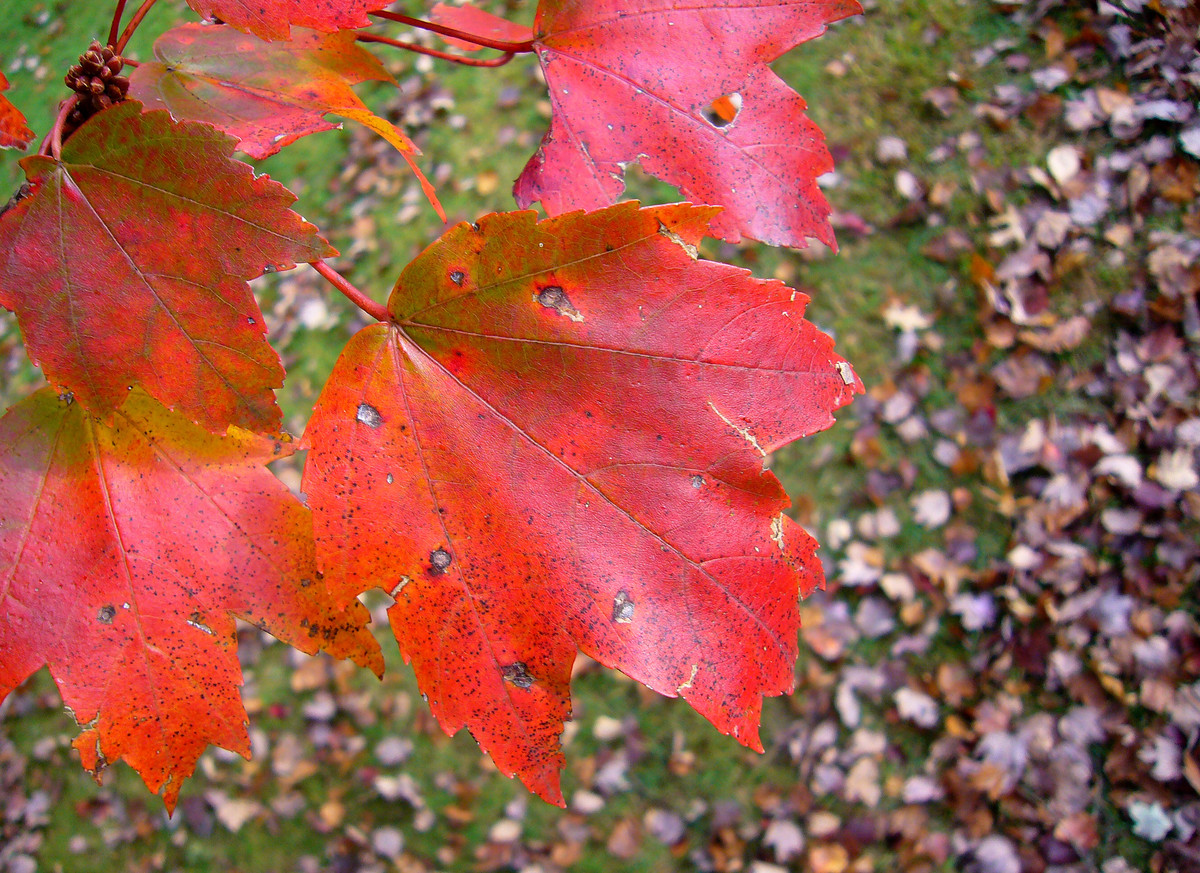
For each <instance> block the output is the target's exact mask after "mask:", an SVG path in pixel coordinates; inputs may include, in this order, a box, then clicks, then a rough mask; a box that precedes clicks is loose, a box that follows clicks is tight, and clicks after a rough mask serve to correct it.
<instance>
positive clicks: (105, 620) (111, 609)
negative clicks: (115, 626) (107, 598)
mask: <svg viewBox="0 0 1200 873" xmlns="http://www.w3.org/2000/svg"><path fill="white" fill-rule="evenodd" d="M116 616H117V608H116V607H115V606H113V605H112V604H111V603H110V604H109V605H108V606H102V607H100V611H99V612H98V613H96V621H98V622H100V624H112V623H113V619H114V618H116Z"/></svg>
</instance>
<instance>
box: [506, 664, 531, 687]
mask: <svg viewBox="0 0 1200 873" xmlns="http://www.w3.org/2000/svg"><path fill="white" fill-rule="evenodd" d="M501 675H502V676H503V677H504V681H505V682H511V683H512V684H513V685H516V686H517V687H518V688H528V687H530V686H531V685H533V676H531V675H530V674H529V668H528V667H526V666H525V662H524V661H517V662H516V663H515V664H509V665H508V666H507V667H504V668H503V669H502V670H501Z"/></svg>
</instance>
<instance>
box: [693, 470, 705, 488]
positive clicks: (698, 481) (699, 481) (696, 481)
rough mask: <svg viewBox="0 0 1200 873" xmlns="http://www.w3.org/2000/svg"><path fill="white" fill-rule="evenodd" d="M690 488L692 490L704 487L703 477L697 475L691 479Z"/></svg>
mask: <svg viewBox="0 0 1200 873" xmlns="http://www.w3.org/2000/svg"><path fill="white" fill-rule="evenodd" d="M692 487H693V488H703V487H704V477H703V476H701V475H700V474H699V473H697V474H696V475H695V476H693V477H692Z"/></svg>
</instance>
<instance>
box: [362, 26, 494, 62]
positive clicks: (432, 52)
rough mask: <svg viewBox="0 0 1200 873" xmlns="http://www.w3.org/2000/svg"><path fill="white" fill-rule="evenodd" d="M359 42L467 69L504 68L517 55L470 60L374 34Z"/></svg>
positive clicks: (365, 36) (363, 37)
mask: <svg viewBox="0 0 1200 873" xmlns="http://www.w3.org/2000/svg"><path fill="white" fill-rule="evenodd" d="M355 38H356V39H357V40H358V41H359V42H381V43H383V44H384V45H390V46H393V47H395V48H398V49H404V50H405V51H410V52H416V53H417V54H419V55H429V56H430V57H431V58H441V59H442V60H443V61H453V62H454V63H456V64H462V65H463V66H465V67H503V66H504V65H505V64H507V63H508V62H509V61H511V60H512V59H513V58H514V57H515V54H514V53H513V52H505V53H504V54H502V55H500V57H498V58H468V57H464V56H462V55H452V54H450V53H448V52H440V51H438V50H437V49H432V48H427V47H425V46H423V45H417V44H416V43H411V42H404V41H403V40H399V39H392V38H391V37H390V36H378V35H376V34H374V33H360V34H358V36H357V37H355Z"/></svg>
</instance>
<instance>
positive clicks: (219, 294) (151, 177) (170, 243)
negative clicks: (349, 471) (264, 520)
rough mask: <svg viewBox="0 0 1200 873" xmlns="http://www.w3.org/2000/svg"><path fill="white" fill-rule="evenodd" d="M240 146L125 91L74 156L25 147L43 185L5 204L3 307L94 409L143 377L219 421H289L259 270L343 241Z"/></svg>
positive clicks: (268, 426)
mask: <svg viewBox="0 0 1200 873" xmlns="http://www.w3.org/2000/svg"><path fill="white" fill-rule="evenodd" d="M234 144H235V141H234V140H233V139H232V138H230V137H227V136H225V135H224V134H222V133H219V132H218V131H216V130H214V129H213V128H211V127H209V126H208V125H203V124H194V123H176V122H173V121H172V120H171V118H170V116H169V115H168V114H167V113H166V112H161V111H159V112H150V113H146V114H142V111H141V105H140V104H138V103H137V102H136V101H128V102H125V103H121V104H118V105H117V106H114V107H113V108H111V109H109V110H106V111H104V112H101V113H100V114H98V115H97V116H95V117H94V118H92V119H91V120H90V121H89V122H88V123H87V124H85V125H84V126H83V127H81V128H80V129H79V130H78V131H77V132H76V133H75V134H74V135H73V136H72V137H71V138H70V139H69V140H68V141H67V142H66V144H65V145H64V146H63V149H62V159H61V160H58V161H56V160H54V159H53V158H50V157H45V156H41V155H35V156H31V157H27V158H24V159H23V160H22V161H21V166H22V167H23V168H24V170H25V174H26V176H27V178H28V180H29V186H30V189H29V193H28V195H27V196H25V197H24V198H22V199H20V200H18V201H17V202H16V203H15V205H13V206H12V207H11V208H10V209H9V210H8V211H7V212H5V213H4V214H3V215H2V216H0V305H2V306H5V307H7V308H8V309H11V310H13V311H15V312H16V313H17V317H18V319H19V320H20V324H21V329H22V331H23V333H24V335H25V342H26V347H27V348H28V350H29V356H30V357H31V358H32V359H33V360H34V362H35V363H38V364H39V365H40V366H41V367H42V369H43V370H44V371H45V373H46V375H47V377H49V379H50V380H51V381H53V382H55V383H57V384H62V385H66V386H68V387H69V388H70V389H71V390H72V391H73V392H74V393H75V396H76V398H77V399H79V400H80V401H81V402H82V403H83V404H84V405H85V406H87V407H88V408H89V409H92V410H96V411H109V410H112V409H115V408H116V407H118V406H120V405H121V403H122V402H123V401H124V399H125V397H126V396H127V395H128V393H129V389H130V386H131V385H133V384H134V383H141V384H142V385H144V386H145V387H146V389H147V390H148V391H149V392H150V393H151V394H152V395H153V396H155V397H156V398H158V399H159V400H160V401H162V402H163V403H165V404H166V405H167V406H169V407H171V408H173V409H177V410H179V411H181V412H183V413H185V414H187V415H188V416H190V417H192V418H194V419H195V420H197V421H199V422H201V423H203V424H204V425H205V426H206V427H208V428H209V429H211V430H213V431H216V432H218V433H220V432H223V431H224V430H225V428H226V426H227V425H228V424H237V425H240V426H243V427H248V428H251V429H257V430H263V431H273V430H276V429H278V427H279V422H280V412H279V407H278V406H277V405H276V403H275V395H274V391H273V390H272V389H274V388H276V387H278V386H279V385H281V384H282V382H283V367H282V365H281V364H280V361H279V356H278V355H277V354H276V353H275V351H274V349H272V348H271V347H270V345H268V343H267V341H266V339H265V336H264V333H265V330H266V327H265V325H264V323H263V317H262V313H261V312H260V311H259V308H258V304H257V303H256V302H255V300H254V297H253V295H252V294H251V293H250V287H249V285H248V284H247V280H249V279H252V278H254V277H256V276H258V275H260V274H261V273H262V272H263V271H264V269H287V268H290V267H292V266H294V265H295V263H296V262H297V261H313V260H317V259H319V258H322V257H324V256H326V255H328V254H330V253H331V252H332V249H330V247H329V245H328V243H326V242H325V241H324V240H323V239H321V237H320V236H318V235H317V232H316V228H314V227H313V226H312V225H310V224H308V223H307V222H305V221H303V220H302V219H301V218H300V217H299V216H298V215H296V214H295V213H294V212H292V211H290V210H289V209H288V206H289V205H291V203H292V202H293V201H294V200H295V198H294V197H293V196H292V194H291V193H290V192H289V191H288V190H287V189H286V188H284V187H283V186H281V185H279V184H278V183H276V182H272V181H271V180H270V179H268V178H267V177H265V176H259V177H256V176H255V175H254V171H253V170H252V169H251V168H250V166H249V165H247V164H243V163H241V162H239V161H235V160H233V159H232V158H231V157H230V155H231V154H232V152H233V148H234Z"/></svg>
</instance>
